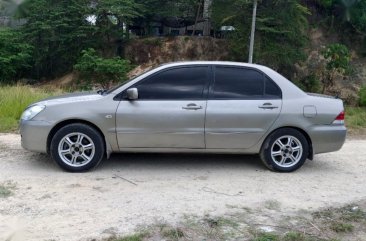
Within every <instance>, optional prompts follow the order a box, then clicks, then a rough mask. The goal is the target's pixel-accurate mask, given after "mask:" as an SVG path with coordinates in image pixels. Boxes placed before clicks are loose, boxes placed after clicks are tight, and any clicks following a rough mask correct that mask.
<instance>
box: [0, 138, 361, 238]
mask: <svg viewBox="0 0 366 241" xmlns="http://www.w3.org/2000/svg"><path fill="white" fill-rule="evenodd" d="M0 163H1V168H0V185H3V186H4V185H5V186H9V189H10V190H11V191H12V192H13V194H12V195H11V196H9V197H0V240H7V239H8V240H29V241H31V240H37V241H38V240H68V241H73V240H90V239H91V238H97V239H99V238H101V237H107V236H108V235H110V234H126V233H129V232H133V231H134V230H135V228H136V227H138V226H139V225H144V224H152V223H154V222H156V221H157V220H159V221H161V220H164V221H166V222H169V223H173V224H174V223H175V222H178V221H179V220H180V219H181V218H182V217H183V216H184V215H197V216H203V215H206V214H209V215H224V214H225V213H227V212H228V211H229V209H230V207H233V206H240V207H248V208H255V209H256V210H261V208H263V210H264V211H263V212H265V207H266V205H267V206H268V204H270V203H276V205H280V206H281V212H282V213H285V214H286V213H294V212H298V211H300V210H307V211H313V210H317V209H319V208H322V207H329V206H337V205H343V204H347V203H350V202H354V201H358V200H364V199H365V198H366V185H365V183H366V140H357V139H352V140H347V142H346V144H345V145H344V147H343V148H342V150H340V151H338V152H335V153H328V154H321V155H317V156H315V159H314V161H307V162H306V163H305V165H304V166H303V167H302V168H301V169H300V170H299V171H297V172H295V173H289V174H280V173H273V172H270V171H268V170H267V169H266V168H264V167H263V166H262V164H261V162H260V160H259V157H258V156H244V155H187V154H184V155H178V154H164V155H163V154H118V155H112V158H111V159H110V160H106V161H104V162H103V163H102V164H101V165H100V166H99V167H98V168H97V169H96V170H95V171H92V172H88V173H82V174H71V173H66V172H63V171H61V170H60V169H59V168H58V167H57V166H56V165H55V164H54V163H53V162H52V160H51V159H50V158H49V157H48V156H47V155H43V154H37V153H31V152H28V151H25V150H23V149H22V148H21V146H20V136H19V135H16V134H0Z"/></svg>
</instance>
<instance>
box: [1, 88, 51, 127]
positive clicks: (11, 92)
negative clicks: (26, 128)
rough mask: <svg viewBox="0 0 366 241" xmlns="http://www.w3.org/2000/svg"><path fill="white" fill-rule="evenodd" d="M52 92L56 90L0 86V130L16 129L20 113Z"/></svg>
mask: <svg viewBox="0 0 366 241" xmlns="http://www.w3.org/2000/svg"><path fill="white" fill-rule="evenodd" d="M54 94H56V92H47V91H44V90H42V89H39V88H31V87H29V86H23V85H16V86H2V87H0V132H14V131H16V130H17V129H18V125H19V119H20V117H21V114H22V113H23V111H24V109H25V108H26V107H27V106H28V105H30V104H31V103H33V102H36V101H38V100H41V99H44V98H46V97H48V96H51V95H54Z"/></svg>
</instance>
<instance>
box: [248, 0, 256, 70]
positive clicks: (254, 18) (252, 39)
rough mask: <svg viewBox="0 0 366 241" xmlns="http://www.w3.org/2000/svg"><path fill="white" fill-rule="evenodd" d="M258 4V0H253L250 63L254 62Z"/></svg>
mask: <svg viewBox="0 0 366 241" xmlns="http://www.w3.org/2000/svg"><path fill="white" fill-rule="evenodd" d="M257 4H258V0H253V17H252V31H251V33H250V45H249V61H248V62H249V63H250V64H251V63H253V49H254V33H255V21H256V17H257Z"/></svg>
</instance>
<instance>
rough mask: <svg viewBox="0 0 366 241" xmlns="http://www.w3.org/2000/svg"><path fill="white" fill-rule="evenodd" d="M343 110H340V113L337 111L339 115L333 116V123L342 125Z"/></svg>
mask: <svg viewBox="0 0 366 241" xmlns="http://www.w3.org/2000/svg"><path fill="white" fill-rule="evenodd" d="M344 114H345V113H344V111H342V112H341V113H339V115H337V117H336V118H335V120H334V121H333V123H332V124H333V125H344Z"/></svg>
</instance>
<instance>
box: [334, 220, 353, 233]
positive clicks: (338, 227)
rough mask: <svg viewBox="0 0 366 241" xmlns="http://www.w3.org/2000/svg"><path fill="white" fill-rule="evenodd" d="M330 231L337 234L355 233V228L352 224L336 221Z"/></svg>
mask: <svg viewBox="0 0 366 241" xmlns="http://www.w3.org/2000/svg"><path fill="white" fill-rule="evenodd" d="M330 229H332V230H333V231H335V232H337V233H349V232H352V231H353V229H354V226H353V225H352V224H350V223H343V222H337V221H336V222H333V223H332V224H331V225H330Z"/></svg>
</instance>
